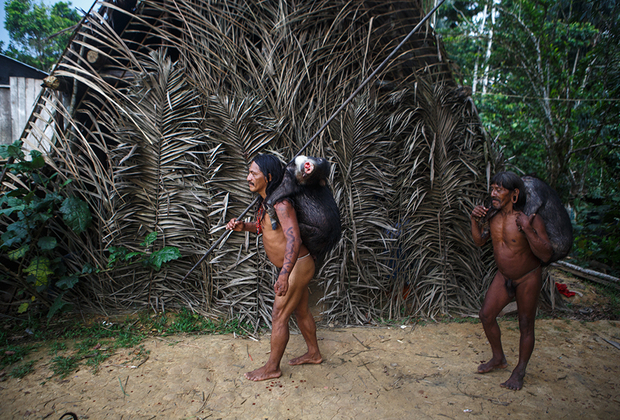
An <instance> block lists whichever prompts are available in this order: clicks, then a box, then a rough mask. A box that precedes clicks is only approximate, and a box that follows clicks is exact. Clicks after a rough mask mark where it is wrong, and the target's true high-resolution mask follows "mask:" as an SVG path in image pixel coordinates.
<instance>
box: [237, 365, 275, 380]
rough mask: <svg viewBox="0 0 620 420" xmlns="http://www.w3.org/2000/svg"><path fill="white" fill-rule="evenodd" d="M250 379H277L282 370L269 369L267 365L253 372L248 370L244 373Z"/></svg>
mask: <svg viewBox="0 0 620 420" xmlns="http://www.w3.org/2000/svg"><path fill="white" fill-rule="evenodd" d="M244 376H245V377H246V378H247V379H249V380H250V381H265V380H267V379H275V378H279V377H280V376H282V371H281V370H280V369H278V370H269V369H267V367H266V366H263V367H262V368H259V369H256V370H253V371H252V372H247V373H245V375H244Z"/></svg>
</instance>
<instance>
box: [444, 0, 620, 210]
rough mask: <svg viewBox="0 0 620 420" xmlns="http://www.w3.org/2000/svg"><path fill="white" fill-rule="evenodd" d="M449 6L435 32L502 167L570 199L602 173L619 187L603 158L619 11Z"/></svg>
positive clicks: (612, 135) (614, 94)
mask: <svg viewBox="0 0 620 420" xmlns="http://www.w3.org/2000/svg"><path fill="white" fill-rule="evenodd" d="M451 6H452V7H451V8H448V9H444V10H443V13H444V18H443V19H440V20H439V22H440V25H438V30H439V31H440V32H441V33H442V34H443V36H444V39H445V40H446V47H447V49H448V51H449V53H450V55H451V59H453V60H455V61H456V62H457V63H458V64H459V65H460V70H461V74H460V77H459V81H460V82H461V83H463V84H467V85H470V86H473V87H474V99H475V100H476V103H477V105H478V108H479V110H480V115H481V118H482V121H483V124H484V125H485V127H486V128H487V131H488V132H489V134H490V136H491V137H492V138H497V144H498V146H499V147H500V148H501V149H502V151H503V155H504V157H505V158H506V159H507V161H508V162H507V163H508V165H509V166H512V168H514V169H517V170H519V171H522V172H523V173H534V174H536V175H538V176H539V177H541V178H543V179H545V180H546V181H547V182H549V183H550V184H551V185H552V186H553V187H554V188H556V189H557V190H558V192H560V194H561V195H562V197H563V199H565V200H566V201H568V202H572V201H573V200H574V199H575V198H578V197H583V196H585V195H586V194H588V193H589V191H590V190H591V189H592V188H594V186H595V185H596V182H597V180H598V179H599V178H600V175H601V174H603V176H604V177H605V179H610V180H611V181H612V183H614V182H617V181H618V173H620V165H619V163H618V161H617V160H610V159H608V158H607V157H608V155H609V154H610V152H612V153H613V151H614V148H615V150H617V148H618V147H619V146H620V144H619V143H618V138H619V136H618V127H619V124H618V123H619V122H620V109H619V108H618V107H619V103H618V101H617V98H618V97H620V74H619V73H620V71H619V70H620V42H619V40H620V25H619V23H620V18H619V16H620V13H619V12H620V4H619V3H618V2H615V1H600V2H575V1H559V2H558V1H556V0H542V1H532V0H519V1H512V0H505V1H504V0H503V1H502V2H493V1H482V2H476V3H469V2H459V1H452V2H451ZM481 12H482V13H481ZM485 16H486V19H485ZM450 19H452V20H450Z"/></svg>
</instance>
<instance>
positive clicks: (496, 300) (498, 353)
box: [478, 271, 512, 373]
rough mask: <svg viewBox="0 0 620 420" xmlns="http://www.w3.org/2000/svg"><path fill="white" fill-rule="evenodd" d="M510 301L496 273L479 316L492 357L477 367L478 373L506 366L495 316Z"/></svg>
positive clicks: (502, 281)
mask: <svg viewBox="0 0 620 420" xmlns="http://www.w3.org/2000/svg"><path fill="white" fill-rule="evenodd" d="M511 300H512V297H511V296H510V295H509V294H508V291H507V290H506V280H505V278H504V276H503V275H502V274H501V273H500V272H499V271H498V272H497V274H495V277H494V278H493V281H492V282H491V285H490V286H489V290H488V291H487V294H486V296H485V298H484V303H483V304H482V309H480V314H479V315H480V321H481V322H482V327H483V328H484V332H485V334H486V336H487V339H488V340H489V344H490V345H491V351H492V353H493V357H492V358H491V360H489V361H488V362H486V363H482V364H481V365H480V366H478V373H487V372H490V371H492V370H493V369H503V368H505V367H506V366H508V364H507V363H506V356H505V355H504V350H503V348H502V340H501V335H502V333H501V331H500V329H499V324H498V323H497V315H499V313H500V311H501V310H502V309H503V308H504V307H505V306H506V305H507V304H508V303H510V301H511Z"/></svg>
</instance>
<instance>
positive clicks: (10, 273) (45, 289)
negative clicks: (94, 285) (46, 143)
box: [0, 140, 92, 320]
mask: <svg viewBox="0 0 620 420" xmlns="http://www.w3.org/2000/svg"><path fill="white" fill-rule="evenodd" d="M22 146H23V144H22V142H21V141H19V140H18V141H15V142H14V143H13V144H10V145H1V146H0V156H1V157H2V158H5V159H7V160H8V161H7V164H6V165H5V169H4V171H10V172H11V173H12V174H13V179H14V180H16V181H15V184H14V185H15V188H14V189H10V190H7V191H3V192H2V193H1V194H0V223H1V225H4V227H5V228H4V229H3V232H2V235H1V236H0V250H1V251H2V253H1V254H0V268H2V271H3V272H4V273H5V274H4V278H5V279H6V278H7V277H9V278H10V279H11V281H12V282H17V283H18V284H19V286H20V287H21V290H20V294H21V295H22V296H23V301H22V303H21V304H20V305H19V308H18V312H19V313H24V312H26V311H28V310H29V308H30V306H31V305H32V303H33V302H35V301H39V302H41V303H43V304H44V305H45V306H46V307H47V308H48V311H47V315H48V320H49V319H50V318H51V317H52V316H53V315H54V314H55V313H56V312H57V311H59V310H61V309H63V308H64V307H65V306H68V305H69V303H68V302H65V301H64V300H63V297H64V295H65V294H66V293H67V291H68V290H69V289H72V288H73V287H74V286H75V285H76V284H77V283H78V278H79V276H80V275H81V274H84V273H83V272H82V273H75V272H71V271H70V270H69V269H68V267H67V265H66V264H65V261H64V256H65V254H66V248H65V247H64V246H62V245H63V243H64V242H66V241H69V240H70V239H69V235H66V233H67V232H68V231H72V232H73V233H75V234H76V235H79V234H81V233H82V232H84V231H85V230H86V229H87V228H88V227H89V226H90V224H91V220H92V218H91V213H90V209H89V208H88V205H87V204H86V203H85V202H84V201H83V200H81V199H80V198H78V197H75V196H73V195H71V194H70V193H69V192H68V190H67V188H66V186H67V185H68V184H69V183H70V180H67V181H65V182H63V183H62V184H60V185H59V184H58V183H57V182H54V181H55V178H56V176H57V173H56V172H54V171H53V170H51V168H50V167H49V166H48V165H47V164H46V163H45V159H44V158H43V156H42V154H41V152H39V151H37V150H32V151H30V154H29V159H27V158H26V155H25V153H24V152H23V150H22Z"/></svg>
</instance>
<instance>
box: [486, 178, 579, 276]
mask: <svg viewBox="0 0 620 420" xmlns="http://www.w3.org/2000/svg"><path fill="white" fill-rule="evenodd" d="M521 179H522V180H523V184H525V194H526V201H525V208H524V209H523V213H525V214H526V215H528V216H530V215H532V214H537V215H538V216H540V217H542V220H543V222H544V223H545V230H546V231H547V236H548V237H549V241H550V242H551V246H552V247H553V255H552V256H551V259H550V260H549V261H547V262H546V263H544V264H543V265H544V266H547V265H549V264H551V263H552V262H555V261H558V260H561V259H562V258H564V257H566V256H567V255H568V253H569V252H570V249H571V247H572V246H573V225H572V223H571V221H570V217H569V215H568V212H567V211H566V209H565V208H564V206H563V205H562V201H561V200H560V196H559V195H558V193H557V192H556V191H555V190H554V189H553V188H551V187H550V186H549V185H548V184H547V183H546V182H544V181H543V180H541V179H539V178H536V177H533V176H529V175H526V176H523V177H521ZM485 207H487V208H488V209H489V211H488V212H487V214H486V215H485V216H484V217H483V218H482V219H481V220H480V224H481V225H482V224H485V223H487V222H488V221H489V220H491V218H492V217H493V216H495V214H496V213H497V212H498V210H497V209H494V208H493V207H492V206H490V205H487V203H485ZM487 229H488V226H487V227H486V228H484V229H483V231H484V232H485V233H486V234H488V232H487ZM485 233H483V234H485Z"/></svg>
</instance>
